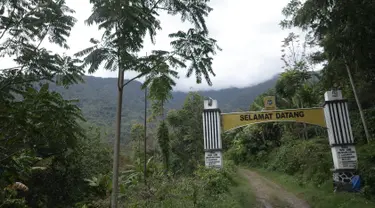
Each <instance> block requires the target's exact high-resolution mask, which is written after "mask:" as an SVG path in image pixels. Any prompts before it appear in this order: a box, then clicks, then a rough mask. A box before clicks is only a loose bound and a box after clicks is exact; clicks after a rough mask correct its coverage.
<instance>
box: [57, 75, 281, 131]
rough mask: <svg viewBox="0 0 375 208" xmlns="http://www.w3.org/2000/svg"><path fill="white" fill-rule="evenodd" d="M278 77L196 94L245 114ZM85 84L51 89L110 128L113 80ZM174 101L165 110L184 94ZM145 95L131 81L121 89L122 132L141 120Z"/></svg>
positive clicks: (175, 96)
mask: <svg viewBox="0 0 375 208" xmlns="http://www.w3.org/2000/svg"><path fill="white" fill-rule="evenodd" d="M277 78H278V76H274V77H273V78H272V79H270V80H267V81H265V82H263V83H260V84H258V85H254V86H250V87H245V88H228V89H222V90H210V91H199V92H198V93H199V94H201V95H202V96H209V97H212V98H214V99H216V100H218V102H219V106H220V108H221V110H222V111H223V112H229V111H234V110H247V109H248V108H249V105H250V104H251V103H252V101H253V100H254V99H255V97H256V96H257V95H259V94H261V93H263V92H264V91H266V90H267V89H269V88H271V87H273V86H274V85H275V83H276V80H277ZM84 80H85V83H81V84H75V85H72V86H70V87H69V88H68V89H65V88H63V87H58V86H55V85H51V86H50V88H51V90H53V91H57V92H59V93H61V94H62V95H63V97H64V98H66V99H78V98H79V104H78V105H79V107H80V108H81V109H82V111H83V113H84V115H85V117H86V118H87V119H88V120H89V121H91V122H94V123H96V124H98V125H101V126H112V125H113V123H114V120H115V115H116V102H117V89H116V83H117V79H116V78H100V77H92V76H85V77H84ZM172 95H173V99H172V100H170V101H169V102H168V103H167V104H166V108H167V109H178V108H180V107H181V106H182V104H183V102H184V100H185V97H186V95H187V93H185V92H173V94H172ZM143 112H144V91H143V90H141V83H140V82H137V81H134V82H131V83H130V84H129V85H127V86H126V87H125V89H124V103H123V124H124V128H125V129H124V131H125V132H127V131H129V130H130V127H131V125H132V123H134V122H139V121H141V120H142V119H143V115H144V114H143Z"/></svg>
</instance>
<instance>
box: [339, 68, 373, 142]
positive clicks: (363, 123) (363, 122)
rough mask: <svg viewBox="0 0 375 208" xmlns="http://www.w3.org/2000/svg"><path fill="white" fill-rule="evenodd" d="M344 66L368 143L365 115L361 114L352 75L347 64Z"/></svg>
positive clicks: (368, 135)
mask: <svg viewBox="0 0 375 208" xmlns="http://www.w3.org/2000/svg"><path fill="white" fill-rule="evenodd" d="M345 66H346V71H347V72H348V76H349V80H350V85H351V86H352V90H353V93H354V98H355V101H356V103H357V106H358V110H359V115H360V116H361V120H362V125H363V128H364V130H365V135H366V140H367V143H369V142H370V134H369V132H368V128H367V124H366V120H365V115H364V114H363V109H362V105H361V103H360V102H359V98H358V95H357V90H356V88H355V85H354V81H353V77H352V74H351V72H350V68H349V65H348V64H347V63H345Z"/></svg>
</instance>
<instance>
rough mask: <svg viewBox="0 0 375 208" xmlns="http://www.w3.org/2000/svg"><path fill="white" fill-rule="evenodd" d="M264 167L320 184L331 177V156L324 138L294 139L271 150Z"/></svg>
mask: <svg viewBox="0 0 375 208" xmlns="http://www.w3.org/2000/svg"><path fill="white" fill-rule="evenodd" d="M317 161H319V162H317ZM264 167H266V168H268V169H269V170H273V171H278V172H282V173H286V174H289V175H293V176H296V177H297V178H299V179H300V183H301V184H303V183H313V184H316V185H320V184H322V183H323V182H325V181H326V180H328V179H329V178H330V177H331V172H330V168H331V167H332V156H331V152H330V151H329V146H328V145H327V140H326V139H325V138H322V139H319V138H315V139H310V140H308V141H303V140H302V141H301V140H294V141H292V142H289V143H287V144H284V145H282V146H281V147H280V148H278V149H276V150H274V151H272V153H271V154H270V155H269V156H268V161H267V165H265V166H264Z"/></svg>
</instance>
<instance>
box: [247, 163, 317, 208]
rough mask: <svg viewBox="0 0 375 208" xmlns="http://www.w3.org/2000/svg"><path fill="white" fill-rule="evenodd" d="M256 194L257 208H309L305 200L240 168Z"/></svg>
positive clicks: (254, 173) (256, 174) (252, 172)
mask: <svg viewBox="0 0 375 208" xmlns="http://www.w3.org/2000/svg"><path fill="white" fill-rule="evenodd" d="M240 173H241V174H242V175H243V176H244V177H246V178H247V179H248V181H249V183H250V185H251V187H252V189H253V191H254V192H255V194H256V198H257V202H258V205H257V208H310V206H309V205H308V204H307V202H306V201H304V200H302V199H300V198H298V197H297V196H295V195H294V194H292V193H290V192H288V191H286V190H285V189H283V188H282V187H280V186H279V185H277V184H276V183H274V182H272V181H270V180H268V179H267V178H265V177H263V176H261V175H259V174H258V173H256V172H254V171H250V170H245V169H241V170H240Z"/></svg>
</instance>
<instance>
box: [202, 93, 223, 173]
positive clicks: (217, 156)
mask: <svg viewBox="0 0 375 208" xmlns="http://www.w3.org/2000/svg"><path fill="white" fill-rule="evenodd" d="M220 113H221V112H220V109H219V108H218V104H217V101H216V100H212V99H211V100H205V101H204V110H203V115H202V117H203V137H204V151H205V164H206V167H213V168H222V166H223V157H222V143H221V123H220V116H221V115H220Z"/></svg>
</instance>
